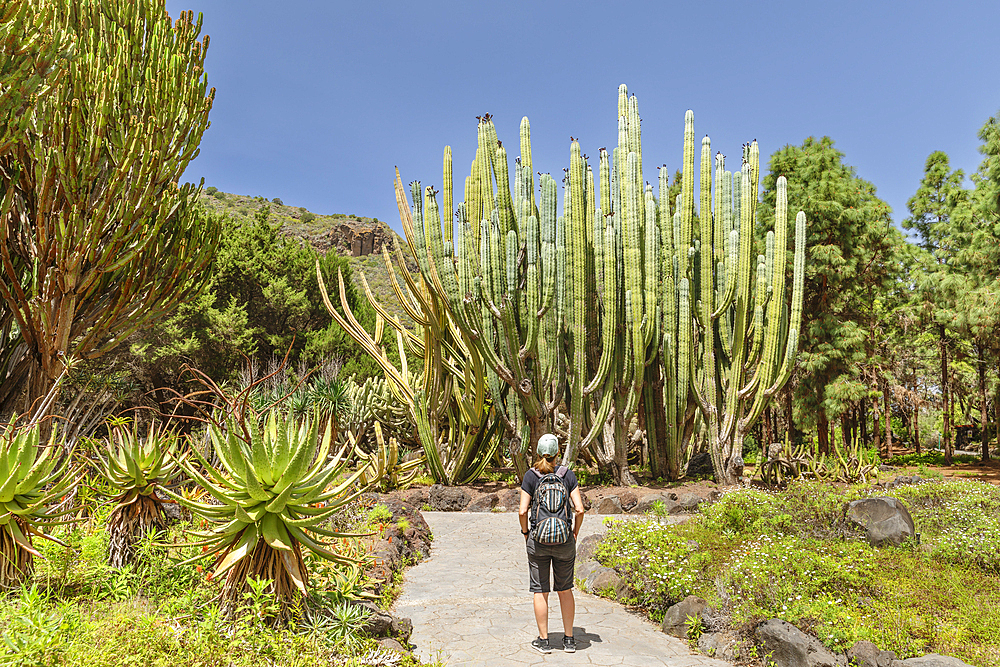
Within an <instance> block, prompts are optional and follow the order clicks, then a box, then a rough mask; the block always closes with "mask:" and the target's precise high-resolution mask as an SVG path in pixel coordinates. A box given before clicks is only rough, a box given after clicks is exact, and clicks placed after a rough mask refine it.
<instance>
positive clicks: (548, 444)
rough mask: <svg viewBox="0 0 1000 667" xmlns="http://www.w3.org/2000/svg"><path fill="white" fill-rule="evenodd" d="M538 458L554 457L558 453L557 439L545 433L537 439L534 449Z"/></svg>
mask: <svg viewBox="0 0 1000 667" xmlns="http://www.w3.org/2000/svg"><path fill="white" fill-rule="evenodd" d="M535 451H536V452H538V455H539V456H555V455H556V454H558V453H559V438H557V437H556V436H554V435H552V434H551V433H546V434H545V435H543V436H542V437H540V438H539V439H538V447H537V448H535Z"/></svg>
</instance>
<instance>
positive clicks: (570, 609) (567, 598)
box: [535, 588, 576, 637]
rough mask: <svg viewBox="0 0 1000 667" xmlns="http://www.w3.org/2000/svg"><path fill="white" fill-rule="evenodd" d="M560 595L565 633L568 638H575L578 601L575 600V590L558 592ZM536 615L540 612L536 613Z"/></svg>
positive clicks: (560, 607)
mask: <svg viewBox="0 0 1000 667" xmlns="http://www.w3.org/2000/svg"><path fill="white" fill-rule="evenodd" d="M557 592H558V594H559V609H560V611H561V612H562V621H563V632H564V633H565V634H566V636H567V637H572V636H573V617H574V616H575V615H576V601H575V600H574V599H573V589H572V588H571V589H569V590H568V591H557ZM535 613H536V614H537V613H538V612H535Z"/></svg>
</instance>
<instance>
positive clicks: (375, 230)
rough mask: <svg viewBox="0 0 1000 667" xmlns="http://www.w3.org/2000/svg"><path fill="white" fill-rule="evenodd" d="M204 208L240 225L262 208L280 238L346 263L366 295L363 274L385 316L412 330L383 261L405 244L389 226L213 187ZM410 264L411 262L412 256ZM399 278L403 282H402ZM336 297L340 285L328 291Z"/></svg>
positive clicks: (203, 199) (204, 193)
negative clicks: (334, 255) (395, 317)
mask: <svg viewBox="0 0 1000 667" xmlns="http://www.w3.org/2000/svg"><path fill="white" fill-rule="evenodd" d="M200 202H201V203H202V204H204V205H205V206H206V207H207V208H208V209H210V210H212V211H217V212H221V213H224V214H226V215H230V216H232V217H233V218H236V219H241V218H242V219H250V218H252V217H253V216H254V215H255V214H256V213H257V211H258V210H259V209H260V208H261V207H264V206H267V207H268V208H269V214H268V220H270V221H271V222H276V223H280V224H281V233H282V234H285V235H287V236H290V237H293V238H297V239H301V240H302V241H304V242H306V243H308V244H310V245H311V246H312V247H313V248H314V249H315V250H316V251H318V252H321V253H328V252H336V253H339V254H340V255H343V256H345V257H347V258H348V260H349V262H350V265H351V270H352V271H353V280H354V283H355V284H356V285H357V287H358V289H359V290H362V291H363V289H364V288H363V286H362V283H361V275H362V274H364V276H365V278H366V279H367V280H368V285H369V287H371V290H372V293H373V294H374V295H375V297H376V298H377V299H378V301H379V303H380V304H382V305H383V306H384V307H385V308H386V310H388V311H389V312H390V313H393V314H395V315H398V316H399V317H400V320H401V321H402V322H403V323H404V324H405V325H406V326H407V327H408V328H412V327H413V323H412V320H410V318H409V317H408V316H407V315H406V313H405V312H404V311H403V309H402V307H401V306H400V305H399V303H398V301H397V300H396V297H395V294H394V293H393V289H392V284H391V282H390V280H389V274H388V273H387V272H386V270H385V264H384V262H383V260H382V248H383V247H385V248H387V249H388V250H390V251H392V250H393V248H395V247H396V245H397V244H403V245H402V246H401V247H403V248H404V252H405V243H406V241H405V240H404V239H403V238H402V237H400V236H399V234H397V233H396V232H395V231H394V230H393V229H392V228H391V227H390V226H389V225H388V224H387V223H385V222H383V221H381V220H379V219H378V218H368V217H363V216H357V215H353V214H349V213H334V214H332V215H321V214H318V213H313V212H312V211H309V210H307V209H305V208H303V207H301V206H288V205H285V204H284V203H283V202H282V201H281V199H278V198H275V199H271V200H268V199H265V198H264V197H260V196H256V197H251V196H248V195H237V194H232V193H228V192H222V191H221V190H218V189H217V188H214V187H208V188H206V189H205V190H204V191H202V194H201V197H200ZM405 254H406V255H407V259H408V260H409V257H408V253H405ZM407 268H408V270H409V271H410V274H411V275H415V274H416V271H417V267H416V264H415V263H413V262H412V261H408V262H407ZM397 278H398V279H399V280H400V281H402V277H401V276H397ZM327 287H328V288H329V289H330V291H331V297H332V298H333V297H334V294H333V292H334V290H335V289H336V285H327Z"/></svg>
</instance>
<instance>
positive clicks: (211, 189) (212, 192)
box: [205, 185, 219, 197]
mask: <svg viewBox="0 0 1000 667" xmlns="http://www.w3.org/2000/svg"><path fill="white" fill-rule="evenodd" d="M218 191H219V188H217V187H215V186H214V185H210V186H208V187H207V188H205V194H206V195H208V196H209V197H212V196H214V195H215V193H216V192H218Z"/></svg>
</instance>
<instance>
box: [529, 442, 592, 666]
mask: <svg viewBox="0 0 1000 667" xmlns="http://www.w3.org/2000/svg"><path fill="white" fill-rule="evenodd" d="M535 451H536V452H537V453H538V461H537V462H536V463H535V465H534V466H533V467H532V468H531V469H530V470H528V472H527V473H525V475H524V480H523V481H522V482H521V507H520V511H519V513H518V518H519V519H520V521H521V534H522V535H524V540H525V545H526V547H527V550H528V575H529V578H530V580H531V584H530V587H529V589H528V590H530V591H531V592H532V593H534V609H535V622H536V623H538V638H537V639H535V640H534V641H532V642H531V646H532V648H534V649H535V650H537V651H539V652H540V653H551V652H552V648H551V647H550V646H549V569H550V567H551V570H552V575H553V579H554V582H553V583H554V588H555V591H556V594H557V595H558V596H559V609H560V611H561V612H562V621H563V632H564V635H563V650H564V651H566V652H567V653H573V652H575V651H576V640H575V639H574V638H573V617H574V615H575V612H576V603H575V601H574V600H573V574H574V569H575V565H576V536H577V535H578V534H579V533H580V526H581V525H583V512H584V510H583V498H582V497H581V496H580V486H579V485H578V484H577V481H576V475H574V474H573V471H572V470H570V469H569V468H567V467H566V466H558V467H557V466H556V464H555V458H556V455H557V454H558V453H559V440H558V438H556V436H554V435H552V434H551V433H546V434H545V435H543V436H542V437H541V438H539V439H538V447H537V449H536V450H535ZM556 480H558V482H557V481H556ZM557 483H561V484H562V486H563V487H564V488H563V489H562V490H561V489H559V487H558V486H557ZM539 487H541V489H540V488H539ZM560 494H561V495H560ZM543 497H544V498H548V499H556V500H557V501H559V502H557V503H556V504H557V505H559V504H561V505H562V506H561V507H559V508H558V511H557V512H555V513H554V515H553V516H546V518H542V516H541V515H549V514H553V513H552V512H549V511H548V509H546V508H545V506H544V505H545V503H540V502H539V500H540V499H541V498H543ZM571 503H572V507H573V510H574V511H573V514H574V518H573V521H572V524H573V527H572V531H570V504H571ZM540 505H542V507H540ZM553 509H554V508H553ZM529 514H530V517H531V527H530V529H529V527H528V519H529Z"/></svg>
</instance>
